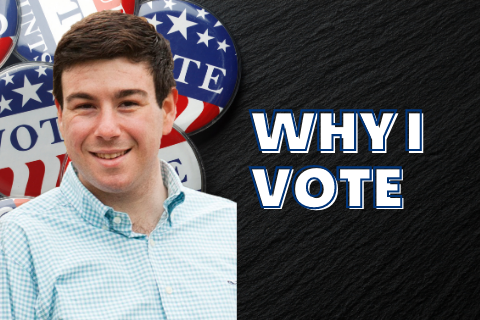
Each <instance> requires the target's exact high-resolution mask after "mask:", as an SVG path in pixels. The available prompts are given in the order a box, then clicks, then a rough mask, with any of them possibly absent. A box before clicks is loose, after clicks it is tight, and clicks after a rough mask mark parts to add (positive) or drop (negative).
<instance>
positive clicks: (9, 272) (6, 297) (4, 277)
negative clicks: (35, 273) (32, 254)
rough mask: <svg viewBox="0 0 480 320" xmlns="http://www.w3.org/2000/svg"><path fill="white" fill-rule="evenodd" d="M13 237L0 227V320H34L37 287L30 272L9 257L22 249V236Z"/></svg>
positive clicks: (10, 231)
mask: <svg viewBox="0 0 480 320" xmlns="http://www.w3.org/2000/svg"><path fill="white" fill-rule="evenodd" d="M12 231H13V232H12ZM15 233H16V232H15V231H14V230H6V228H5V225H3V224H0V241H1V243H0V319H2V320H3V319H6V320H17V319H35V303H36V300H37V295H38V291H37V285H36V281H35V280H34V279H33V277H32V274H31V272H30V271H29V270H28V269H27V268H26V267H25V266H24V265H22V264H20V263H19V262H18V261H17V260H16V259H15V258H16V257H15V256H12V253H15V252H19V253H20V251H21V248H24V247H25V246H24V243H23V242H24V240H25V238H24V235H23V237H22V235H19V236H20V237H18V238H16V237H14V236H15ZM17 235H18V234H17ZM12 236H13V237H14V238H11V237H12ZM22 238H23V239H22ZM20 254H21V253H20ZM23 254H25V253H23Z"/></svg>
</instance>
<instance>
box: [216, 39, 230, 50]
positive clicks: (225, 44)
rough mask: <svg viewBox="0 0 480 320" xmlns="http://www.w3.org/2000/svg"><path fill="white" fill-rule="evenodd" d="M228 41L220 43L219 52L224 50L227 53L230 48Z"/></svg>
mask: <svg viewBox="0 0 480 320" xmlns="http://www.w3.org/2000/svg"><path fill="white" fill-rule="evenodd" d="M226 41H227V39H225V40H223V42H218V41H217V43H218V49H217V50H220V49H222V50H223V51H225V52H227V48H228V47H230V45H228V44H227V42H226Z"/></svg>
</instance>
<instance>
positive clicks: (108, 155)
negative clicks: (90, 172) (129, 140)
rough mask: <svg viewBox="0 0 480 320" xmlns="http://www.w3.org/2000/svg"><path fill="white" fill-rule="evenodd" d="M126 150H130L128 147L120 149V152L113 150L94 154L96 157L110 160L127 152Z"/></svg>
mask: <svg viewBox="0 0 480 320" xmlns="http://www.w3.org/2000/svg"><path fill="white" fill-rule="evenodd" d="M128 151H130V149H128V150H124V151H120V152H115V153H94V155H95V156H96V157H98V158H100V159H107V160H110V159H115V158H118V157H121V156H123V155H124V154H126V153H128Z"/></svg>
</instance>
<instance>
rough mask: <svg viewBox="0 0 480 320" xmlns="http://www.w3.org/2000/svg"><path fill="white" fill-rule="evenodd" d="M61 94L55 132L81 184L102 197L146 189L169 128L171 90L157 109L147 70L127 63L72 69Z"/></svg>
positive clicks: (109, 62) (173, 98) (103, 62)
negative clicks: (57, 127)
mask: <svg viewBox="0 0 480 320" xmlns="http://www.w3.org/2000/svg"><path fill="white" fill-rule="evenodd" d="M62 89H63V96H64V101H63V110H61V109H60V108H59V107H58V104H57V108H58V120H59V124H60V132H61V133H62V136H63V138H64V140H65V146H66V148H67V152H68V155H69V156H70V158H71V159H72V162H73V163H74V165H75V168H76V169H77V171H78V176H79V179H80V181H82V183H83V184H84V185H85V186H86V187H87V188H88V189H89V190H90V191H94V190H96V189H98V190H99V191H101V192H104V193H124V192H131V191H138V190H139V189H141V188H145V187H147V186H148V185H149V181H151V179H152V173H154V172H158V167H159V162H158V158H157V154H158V148H159V146H160V141H161V138H162V135H165V134H168V133H169V132H170V130H171V129H172V124H173V120H174V118H175V112H176V111H175V103H176V97H177V92H176V90H175V89H172V92H171V93H170V94H169V95H168V96H167V98H166V99H165V100H164V101H163V105H162V108H160V107H159V106H158V104H157V101H156V95H155V87H154V83H153V76H152V74H151V73H150V71H149V70H148V69H147V65H146V64H144V63H133V62H130V61H129V60H127V59H126V58H116V59H113V60H95V61H89V62H85V63H81V64H78V65H75V66H74V67H72V68H70V69H67V70H65V71H64V72H63V74H62Z"/></svg>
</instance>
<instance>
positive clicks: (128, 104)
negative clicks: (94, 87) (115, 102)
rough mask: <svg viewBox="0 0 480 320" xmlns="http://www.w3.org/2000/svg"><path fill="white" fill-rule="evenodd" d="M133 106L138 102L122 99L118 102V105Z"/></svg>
mask: <svg viewBox="0 0 480 320" xmlns="http://www.w3.org/2000/svg"><path fill="white" fill-rule="evenodd" d="M134 106H138V103H136V102H133V101H124V102H122V103H121V104H120V107H134Z"/></svg>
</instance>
